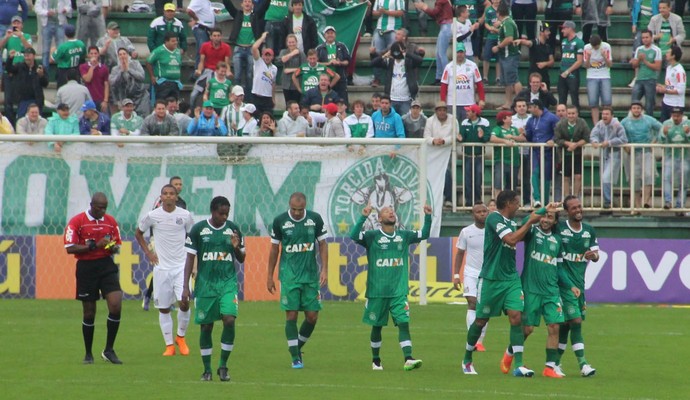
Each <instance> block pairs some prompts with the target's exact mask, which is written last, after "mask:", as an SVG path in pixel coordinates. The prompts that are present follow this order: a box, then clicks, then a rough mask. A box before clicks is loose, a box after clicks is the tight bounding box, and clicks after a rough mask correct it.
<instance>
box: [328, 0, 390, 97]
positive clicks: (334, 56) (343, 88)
mask: <svg viewBox="0 0 690 400" xmlns="http://www.w3.org/2000/svg"><path fill="white" fill-rule="evenodd" d="M394 1H397V2H399V1H400V0H394ZM323 35H324V38H325V41H324V42H323V43H321V44H320V45H318V47H316V55H317V57H318V59H319V62H320V63H321V64H323V65H326V66H328V67H330V68H331V69H333V70H335V72H337V73H338V76H340V79H338V81H337V82H336V83H335V84H334V86H333V90H335V91H336V92H337V93H338V97H340V98H342V99H343V100H345V102H346V103H347V102H348V100H347V79H345V78H344V77H345V76H347V72H346V71H345V69H346V68H347V66H348V65H349V64H350V52H348V50H347V46H345V44H344V43H342V42H337V41H336V40H335V37H336V33H335V28H334V27H332V26H327V27H326V28H324V30H323ZM394 35H395V34H394ZM352 62H354V61H352Z"/></svg>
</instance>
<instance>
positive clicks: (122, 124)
mask: <svg viewBox="0 0 690 400" xmlns="http://www.w3.org/2000/svg"><path fill="white" fill-rule="evenodd" d="M143 122H144V119H143V118H141V117H140V116H138V115H137V113H135V112H132V116H131V117H130V118H129V119H127V118H125V114H124V113H123V112H122V111H120V112H119V113H116V114H114V115H113V116H112V118H110V133H111V134H113V135H132V134H134V135H137V134H139V130H140V129H141V125H142V123H143ZM122 128H124V129H126V130H127V133H122V132H120V129H122Z"/></svg>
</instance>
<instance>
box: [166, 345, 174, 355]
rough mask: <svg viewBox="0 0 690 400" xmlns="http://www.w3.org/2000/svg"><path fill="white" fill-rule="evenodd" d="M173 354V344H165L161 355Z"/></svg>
mask: <svg viewBox="0 0 690 400" xmlns="http://www.w3.org/2000/svg"><path fill="white" fill-rule="evenodd" d="M174 355H175V346H173V345H172V344H171V345H170V346H165V351H164V352H163V357H170V356H174Z"/></svg>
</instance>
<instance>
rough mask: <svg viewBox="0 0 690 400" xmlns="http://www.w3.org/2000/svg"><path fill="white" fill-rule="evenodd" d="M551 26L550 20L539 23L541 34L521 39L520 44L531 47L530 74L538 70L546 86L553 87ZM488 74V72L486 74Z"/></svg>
mask: <svg viewBox="0 0 690 400" xmlns="http://www.w3.org/2000/svg"><path fill="white" fill-rule="evenodd" d="M550 36H551V27H550V26H549V23H548V22H543V21H542V23H541V24H540V25H539V36H537V38H536V39H534V40H527V39H519V40H518V44H519V45H524V46H527V47H529V71H528V72H529V74H530V76H531V75H532V73H534V72H537V73H539V75H541V81H542V82H544V83H545V84H546V88H547V89H550V88H551V78H550V77H549V70H550V69H551V68H552V67H553V64H554V57H553V47H551V45H550V44H549V37H550ZM485 76H486V74H485Z"/></svg>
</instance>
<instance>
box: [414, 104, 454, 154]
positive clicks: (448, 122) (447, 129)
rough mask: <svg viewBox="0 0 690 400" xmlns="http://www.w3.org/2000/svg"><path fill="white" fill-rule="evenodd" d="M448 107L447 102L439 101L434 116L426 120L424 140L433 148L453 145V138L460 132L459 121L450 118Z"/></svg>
mask: <svg viewBox="0 0 690 400" xmlns="http://www.w3.org/2000/svg"><path fill="white" fill-rule="evenodd" d="M447 107H448V106H447V105H446V103H445V102H443V101H437V102H436V105H435V106H434V115H432V116H431V117H429V119H427V120H426V124H425V126H424V138H425V139H426V141H427V144H429V145H432V146H447V145H451V144H452V143H453V142H452V140H453V136H456V135H457V134H458V133H459V132H460V131H459V129H458V123H457V121H455V120H454V119H453V118H448V108H447ZM413 108H414V107H413Z"/></svg>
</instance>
